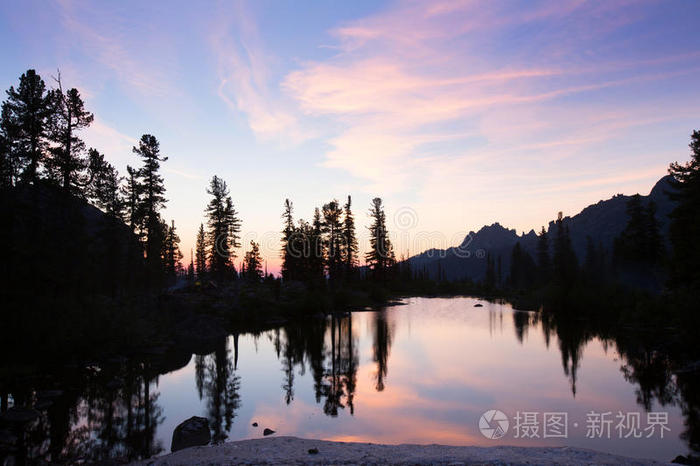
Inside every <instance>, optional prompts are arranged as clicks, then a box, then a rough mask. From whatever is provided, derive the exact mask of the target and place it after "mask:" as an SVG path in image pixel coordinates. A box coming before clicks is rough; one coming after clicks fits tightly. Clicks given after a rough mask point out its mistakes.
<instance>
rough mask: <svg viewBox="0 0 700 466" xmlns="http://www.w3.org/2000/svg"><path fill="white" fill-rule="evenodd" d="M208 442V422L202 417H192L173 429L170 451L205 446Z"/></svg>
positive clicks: (209, 439) (209, 435)
mask: <svg viewBox="0 0 700 466" xmlns="http://www.w3.org/2000/svg"><path fill="white" fill-rule="evenodd" d="M210 441H211V432H210V431H209V421H208V420H207V419H206V418H203V417H197V416H192V417H191V418H189V419H188V420H186V421H184V422H182V423H181V424H180V425H178V426H177V427H176V428H175V431H174V432H173V441H172V446H171V447H170V450H171V451H172V452H176V451H178V450H182V449H183V448H189V447H195V446H199V445H207V444H208V443H209V442H210Z"/></svg>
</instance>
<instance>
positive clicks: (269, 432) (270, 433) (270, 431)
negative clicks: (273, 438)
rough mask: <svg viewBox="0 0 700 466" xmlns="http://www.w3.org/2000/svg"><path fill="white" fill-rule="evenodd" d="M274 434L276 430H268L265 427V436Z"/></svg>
mask: <svg viewBox="0 0 700 466" xmlns="http://www.w3.org/2000/svg"><path fill="white" fill-rule="evenodd" d="M274 433H275V431H274V430H272V429H268V428H267V427H265V430H263V435H265V436H268V435H272V434H274Z"/></svg>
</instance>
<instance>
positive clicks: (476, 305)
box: [474, 303, 484, 307]
mask: <svg viewBox="0 0 700 466" xmlns="http://www.w3.org/2000/svg"><path fill="white" fill-rule="evenodd" d="M474 307H484V305H483V304H481V303H476V304H475V305H474Z"/></svg>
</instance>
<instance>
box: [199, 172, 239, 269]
mask: <svg viewBox="0 0 700 466" xmlns="http://www.w3.org/2000/svg"><path fill="white" fill-rule="evenodd" d="M207 193H208V194H209V195H211V196H212V199H211V200H210V201H209V205H207V210H206V214H207V218H208V220H207V226H208V237H207V245H208V247H209V270H210V272H211V273H212V274H213V275H214V276H215V277H216V279H217V280H222V279H224V278H226V277H227V276H232V275H233V274H234V273H235V269H234V267H233V259H235V257H236V254H235V253H234V249H235V248H238V247H240V243H239V240H240V236H239V233H240V231H241V222H240V220H239V219H238V213H237V212H236V210H235V209H234V208H233V202H232V201H231V196H230V195H229V190H228V187H227V186H226V182H225V181H224V180H222V179H221V178H219V177H218V176H214V177H213V178H212V179H211V183H210V185H209V188H208V189H207Z"/></svg>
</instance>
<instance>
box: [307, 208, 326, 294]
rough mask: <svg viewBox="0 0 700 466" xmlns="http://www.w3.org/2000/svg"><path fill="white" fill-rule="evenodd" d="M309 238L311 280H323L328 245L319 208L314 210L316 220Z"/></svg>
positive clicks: (311, 226)
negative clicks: (324, 236) (325, 240)
mask: <svg viewBox="0 0 700 466" xmlns="http://www.w3.org/2000/svg"><path fill="white" fill-rule="evenodd" d="M308 231H309V232H310V237H309V261H308V264H309V273H308V275H309V278H310V279H311V280H316V281H318V280H321V279H322V278H323V267H324V257H326V243H325V242H324V241H323V222H322V220H321V211H320V209H319V208H318V207H316V208H315V209H314V218H313V221H312V222H311V225H310V228H309V230H308Z"/></svg>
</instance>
